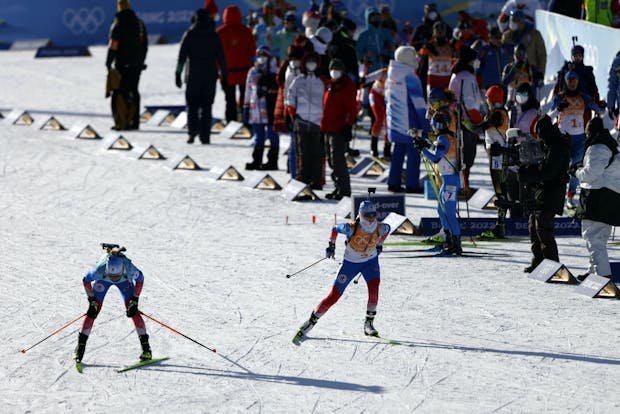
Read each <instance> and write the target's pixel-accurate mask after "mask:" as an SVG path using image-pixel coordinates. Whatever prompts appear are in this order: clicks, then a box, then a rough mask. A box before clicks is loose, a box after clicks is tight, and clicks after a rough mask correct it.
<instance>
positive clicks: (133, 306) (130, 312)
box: [125, 296, 139, 318]
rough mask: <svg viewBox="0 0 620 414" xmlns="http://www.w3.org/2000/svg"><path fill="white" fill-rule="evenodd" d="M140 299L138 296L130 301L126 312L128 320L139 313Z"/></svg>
mask: <svg viewBox="0 0 620 414" xmlns="http://www.w3.org/2000/svg"><path fill="white" fill-rule="evenodd" d="M138 299H139V298H138V297H137V296H132V297H131V299H129V303H128V304H127V312H125V313H126V314H127V317H128V318H131V317H132V316H135V315H136V314H137V313H138Z"/></svg>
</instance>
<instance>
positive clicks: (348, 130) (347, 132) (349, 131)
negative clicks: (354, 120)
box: [342, 125, 353, 141]
mask: <svg viewBox="0 0 620 414" xmlns="http://www.w3.org/2000/svg"><path fill="white" fill-rule="evenodd" d="M342 134H343V135H344V138H345V139H346V140H347V141H351V140H352V139H353V127H352V126H351V125H347V126H346V127H344V130H343V131H342Z"/></svg>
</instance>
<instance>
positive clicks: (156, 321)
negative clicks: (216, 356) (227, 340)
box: [140, 312, 217, 352]
mask: <svg viewBox="0 0 620 414" xmlns="http://www.w3.org/2000/svg"><path fill="white" fill-rule="evenodd" d="M140 315H142V316H145V317H146V318H148V319H150V320H152V321H153V322H155V323H158V324H160V325H161V326H163V327H164V328H167V329H170V330H171V331H172V332H174V333H175V334H178V335H181V336H182V337H183V338H185V339H189V340H190V341H192V342H193V343H195V344H197V345H200V346H201V347H203V348H207V349H208V350H209V351H211V352H217V351H216V349H215V348H209V347H208V346H206V345H203V344H201V343H200V342H198V341H197V340H195V339H192V338H190V337H189V336H187V335H185V334H183V333H181V332H179V331H177V330H176V329H174V328H173V327H171V326H168V325H166V324H165V323H163V322H161V321H158V320H157V319H155V318H153V317H152V316H150V315H147V314H146V313H144V312H140Z"/></svg>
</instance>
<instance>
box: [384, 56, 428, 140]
mask: <svg viewBox="0 0 620 414" xmlns="http://www.w3.org/2000/svg"><path fill="white" fill-rule="evenodd" d="M385 98H386V118H387V128H388V138H389V140H390V141H391V142H395V143H399V144H411V145H413V142H412V138H411V137H410V136H409V135H408V131H409V128H416V129H421V130H423V131H424V135H426V134H427V133H428V130H429V124H428V120H427V119H426V117H425V114H426V102H425V101H424V94H423V92H422V83H421V82H420V79H419V78H418V77H417V76H416V75H415V72H414V71H413V68H412V67H411V66H408V65H405V64H403V63H399V62H396V61H395V60H392V61H390V66H389V68H388V74H387V79H386V82H385Z"/></svg>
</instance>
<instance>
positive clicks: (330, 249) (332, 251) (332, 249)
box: [325, 241, 336, 259]
mask: <svg viewBox="0 0 620 414" xmlns="http://www.w3.org/2000/svg"><path fill="white" fill-rule="evenodd" d="M335 256H336V244H335V243H334V242H333V241H330V242H329V246H327V248H326V249H325V258H326V259H333V258H334V257H335Z"/></svg>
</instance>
